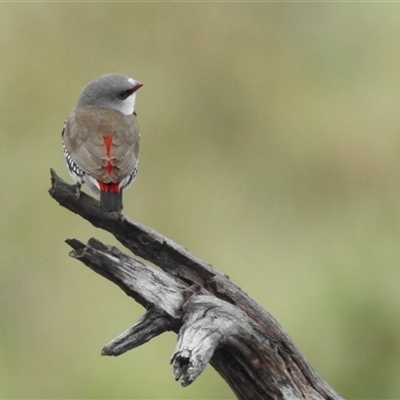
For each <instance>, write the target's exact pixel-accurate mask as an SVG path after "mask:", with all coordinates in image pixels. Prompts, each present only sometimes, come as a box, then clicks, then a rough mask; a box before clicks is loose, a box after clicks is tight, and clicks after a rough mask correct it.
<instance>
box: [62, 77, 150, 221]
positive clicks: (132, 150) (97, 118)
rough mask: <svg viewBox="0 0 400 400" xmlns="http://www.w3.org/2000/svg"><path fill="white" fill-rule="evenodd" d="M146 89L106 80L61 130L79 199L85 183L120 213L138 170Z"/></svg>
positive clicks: (94, 84)
mask: <svg viewBox="0 0 400 400" xmlns="http://www.w3.org/2000/svg"><path fill="white" fill-rule="evenodd" d="M142 86H143V84H142V83H141V82H139V81H137V80H135V79H132V78H128V77H127V76H125V75H122V74H118V73H110V74H105V75H102V76H100V77H98V78H96V79H94V80H93V81H91V82H90V83H89V84H88V85H86V86H85V87H84V89H83V90H82V92H81V93H80V95H79V98H78V102H77V104H76V106H75V107H74V108H73V110H72V111H71V112H70V114H69V116H68V117H67V119H66V121H65V124H64V127H63V130H62V135H61V136H62V142H63V144H62V146H63V152H64V156H65V160H66V163H67V168H68V171H69V173H70V175H71V177H72V179H73V180H74V181H75V185H76V188H77V193H78V196H79V194H80V187H81V185H82V184H86V185H87V186H88V187H89V188H90V189H91V190H92V191H93V192H95V193H96V194H98V193H100V207H101V209H102V210H103V211H105V212H111V211H116V212H119V213H120V212H121V211H122V208H123V204H122V190H123V189H125V188H127V187H128V186H129V185H130V184H131V183H132V182H133V180H134V179H135V177H136V174H137V170H138V166H139V139H140V134H139V126H138V123H137V119H136V115H137V114H136V112H135V100H136V91H137V90H138V89H140V88H141V87H142Z"/></svg>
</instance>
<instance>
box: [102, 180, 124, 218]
mask: <svg viewBox="0 0 400 400" xmlns="http://www.w3.org/2000/svg"><path fill="white" fill-rule="evenodd" d="M99 186H100V207H101V208H102V210H103V211H106V212H108V211H117V212H121V211H122V191H121V190H120V188H119V182H118V183H104V182H99Z"/></svg>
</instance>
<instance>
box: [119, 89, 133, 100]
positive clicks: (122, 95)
mask: <svg viewBox="0 0 400 400" xmlns="http://www.w3.org/2000/svg"><path fill="white" fill-rule="evenodd" d="M133 92H134V89H128V90H124V91H123V92H120V93H119V94H118V98H119V99H121V100H125V99H126V98H127V97H129V96H130V95H131V94H132V93H133Z"/></svg>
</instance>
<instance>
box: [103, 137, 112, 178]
mask: <svg viewBox="0 0 400 400" xmlns="http://www.w3.org/2000/svg"><path fill="white" fill-rule="evenodd" d="M103 140H104V146H106V159H107V165H106V170H107V173H108V174H111V172H112V170H113V166H112V164H111V157H110V154H111V145H112V140H113V137H112V135H106V136H103Z"/></svg>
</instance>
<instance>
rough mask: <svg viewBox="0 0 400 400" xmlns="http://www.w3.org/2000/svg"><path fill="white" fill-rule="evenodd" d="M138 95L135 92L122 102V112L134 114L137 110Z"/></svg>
mask: <svg viewBox="0 0 400 400" xmlns="http://www.w3.org/2000/svg"><path fill="white" fill-rule="evenodd" d="M135 101H136V95H135V93H133V94H132V95H130V96H129V97H127V98H126V99H125V100H124V101H123V102H122V104H121V112H122V114H124V115H132V114H133V112H134V111H135Z"/></svg>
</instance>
